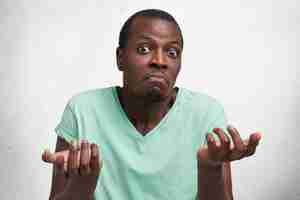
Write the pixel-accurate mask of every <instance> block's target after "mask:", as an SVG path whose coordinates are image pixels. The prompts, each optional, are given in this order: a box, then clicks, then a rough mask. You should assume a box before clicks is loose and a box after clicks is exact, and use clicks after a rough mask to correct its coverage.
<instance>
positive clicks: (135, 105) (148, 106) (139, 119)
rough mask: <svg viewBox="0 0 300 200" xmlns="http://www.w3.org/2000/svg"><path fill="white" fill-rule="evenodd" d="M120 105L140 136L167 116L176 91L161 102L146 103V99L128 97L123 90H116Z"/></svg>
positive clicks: (126, 91) (126, 92)
mask: <svg viewBox="0 0 300 200" xmlns="http://www.w3.org/2000/svg"><path fill="white" fill-rule="evenodd" d="M117 91H118V96H119V100H120V103H121V105H122V107H123V109H124V111H125V113H126V114H127V116H128V118H129V120H130V121H131V122H132V124H133V125H134V126H135V127H136V129H138V130H139V131H140V132H141V133H142V134H146V133H147V132H149V131H150V130H151V129H153V128H154V127H155V126H156V125H157V124H158V123H159V122H160V121H161V119H162V118H163V117H164V116H165V115H166V114H167V112H168V111H169V109H170V108H171V106H172V105H173V103H174V102H175V99H176V94H177V90H176V89H175V88H174V89H173V91H172V93H171V95H169V97H167V98H166V99H163V100H161V101H155V102H151V101H147V100H146V99H142V98H138V97H135V96H134V95H130V93H129V91H128V90H126V89H125V88H118V90H117Z"/></svg>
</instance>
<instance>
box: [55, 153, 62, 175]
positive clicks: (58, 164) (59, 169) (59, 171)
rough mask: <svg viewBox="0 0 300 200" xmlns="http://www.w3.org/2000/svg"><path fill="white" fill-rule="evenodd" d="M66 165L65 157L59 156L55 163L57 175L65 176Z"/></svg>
mask: <svg viewBox="0 0 300 200" xmlns="http://www.w3.org/2000/svg"><path fill="white" fill-rule="evenodd" d="M64 165H65V160H64V156H61V155H60V156H57V158H56V160H55V162H54V166H55V174H60V175H62V174H63V175H65V169H64Z"/></svg>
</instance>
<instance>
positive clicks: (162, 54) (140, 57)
mask: <svg viewBox="0 0 300 200" xmlns="http://www.w3.org/2000/svg"><path fill="white" fill-rule="evenodd" d="M130 30H131V31H130V32H129V38H128V42H127V45H126V47H125V48H122V49H121V48H118V49H117V63H118V68H119V70H120V71H122V72H123V86H124V87H123V88H122V90H121V92H120V94H119V97H120V100H121V102H122V105H123V108H124V110H125V112H126V113H127V115H128V118H129V119H130V120H131V122H132V123H133V124H134V125H135V126H136V128H137V130H139V131H140V132H141V133H142V134H143V135H145V134H146V133H147V132H149V131H150V130H151V129H152V128H154V127H155V126H156V125H157V124H158V123H159V121H160V120H161V119H162V118H163V116H164V115H165V114H166V113H167V111H168V110H169V108H170V104H172V102H174V100H175V98H176V90H175V89H174V87H173V86H174V84H175V81H176V78H177V76H178V73H179V71H180V68H181V53H182V48H181V46H182V44H181V40H180V35H179V33H178V31H177V28H176V25H175V24H174V23H172V22H169V21H166V20H161V19H158V18H149V17H138V18H136V19H135V20H134V21H133V23H132V26H131V29H130Z"/></svg>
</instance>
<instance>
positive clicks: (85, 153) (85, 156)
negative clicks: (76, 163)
mask: <svg viewBox="0 0 300 200" xmlns="http://www.w3.org/2000/svg"><path fill="white" fill-rule="evenodd" d="M90 154H91V153H90V144H89V143H88V141H87V140H83V141H82V144H81V152H80V167H79V173H80V175H86V174H89V172H90V165H89V164H90Z"/></svg>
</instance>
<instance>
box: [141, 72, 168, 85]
mask: <svg viewBox="0 0 300 200" xmlns="http://www.w3.org/2000/svg"><path fill="white" fill-rule="evenodd" d="M151 78H153V79H157V80H159V79H163V80H164V81H165V82H166V83H167V84H169V80H168V79H167V78H166V77H165V76H164V75H163V74H156V73H152V74H147V75H146V80H147V79H151Z"/></svg>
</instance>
